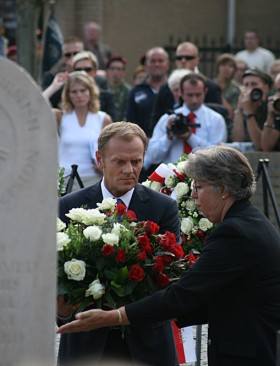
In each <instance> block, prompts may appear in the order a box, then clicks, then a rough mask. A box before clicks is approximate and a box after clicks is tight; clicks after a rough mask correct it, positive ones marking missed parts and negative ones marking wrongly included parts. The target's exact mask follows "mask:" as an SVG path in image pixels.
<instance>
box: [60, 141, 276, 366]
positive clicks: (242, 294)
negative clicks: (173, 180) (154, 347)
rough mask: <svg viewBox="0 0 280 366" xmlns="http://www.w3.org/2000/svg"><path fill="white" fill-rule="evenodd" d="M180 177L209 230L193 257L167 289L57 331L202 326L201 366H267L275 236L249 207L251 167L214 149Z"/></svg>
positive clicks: (195, 156)
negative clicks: (168, 322)
mask: <svg viewBox="0 0 280 366" xmlns="http://www.w3.org/2000/svg"><path fill="white" fill-rule="evenodd" d="M186 173H187V175H188V177H191V178H192V179H193V180H194V181H193V191H192V198H193V199H194V200H195V203H196V206H197V207H198V209H199V210H200V211H201V212H202V213H203V215H204V216H205V217H207V218H208V219H209V220H210V221H211V222H213V223H215V224H217V226H216V228H215V230H213V231H212V232H211V234H210V235H209V237H208V239H207V241H206V243H205V246H204V248H203V250H202V252H201V255H200V257H199V259H198V260H197V261H196V262H195V263H194V264H193V265H192V267H191V268H190V270H188V271H185V272H184V274H183V275H182V276H181V277H180V279H179V280H178V281H177V282H175V283H174V284H173V285H172V286H169V287H167V288H166V289H164V290H161V291H158V292H156V293H154V294H153V295H152V296H150V297H147V298H145V299H141V300H139V301H137V302H134V303H131V304H128V305H126V306H125V307H122V308H120V309H117V310H112V311H109V312H104V311H102V310H91V311H87V312H84V313H80V314H78V315H77V320H76V321H74V322H72V323H69V324H67V325H65V326H64V327H62V329H60V330H59V333H62V334H64V333H67V332H73V331H75V332H77V331H88V330H92V329H97V328H100V327H104V326H105V325H106V326H109V325H111V326H112V325H114V324H120V323H121V324H123V325H125V324H126V325H127V324H133V325H136V324H139V323H140V324H143V323H144V322H145V321H147V322H151V321H160V320H163V319H173V318H176V319H177V323H179V325H181V326H186V325H191V324H199V323H209V330H208V365H209V366H264V365H265V366H275V364H276V363H275V362H276V336H277V331H278V330H279V329H280V266H279V263H280V236H279V232H278V231H277V229H276V228H275V227H274V226H273V225H272V224H271V223H270V222H269V220H268V219H267V218H266V217H265V216H264V215H263V214H262V213H261V212H259V211H258V210H257V208H255V207H254V206H253V205H252V204H251V203H250V201H249V199H250V197H251V195H252V193H253V191H254V189H255V180H254V174H253V171H252V168H251V166H250V165H249V163H248V160H247V159H246V157H245V156H244V155H243V154H242V153H241V152H239V151H237V150H235V149H233V148H230V147H227V146H222V145H216V146H214V147H211V148H208V149H198V150H196V151H195V152H194V153H192V154H190V155H189V158H188V161H187V165H186ZM118 313H120V315H121V317H120V318H118Z"/></svg>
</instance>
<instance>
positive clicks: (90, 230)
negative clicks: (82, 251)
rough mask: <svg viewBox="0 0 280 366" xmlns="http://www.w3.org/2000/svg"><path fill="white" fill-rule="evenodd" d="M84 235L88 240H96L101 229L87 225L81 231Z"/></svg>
mask: <svg viewBox="0 0 280 366" xmlns="http://www.w3.org/2000/svg"><path fill="white" fill-rule="evenodd" d="M83 233H84V236H85V237H86V238H87V239H89V240H90V241H97V240H99V239H100V237H101V234H102V230H101V229H100V228H99V227H98V226H95V225H94V226H88V227H87V228H85V229H84V231H83Z"/></svg>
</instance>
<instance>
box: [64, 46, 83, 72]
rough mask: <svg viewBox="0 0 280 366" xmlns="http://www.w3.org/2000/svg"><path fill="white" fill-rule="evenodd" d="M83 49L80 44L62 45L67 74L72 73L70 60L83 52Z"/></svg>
mask: <svg viewBox="0 0 280 366" xmlns="http://www.w3.org/2000/svg"><path fill="white" fill-rule="evenodd" d="M83 49H84V46H83V44H82V43H80V42H74V43H67V44H64V45H63V48H62V51H63V61H64V65H65V69H66V71H67V72H72V71H73V66H72V59H73V57H74V56H75V55H76V54H77V53H79V52H81V51H83Z"/></svg>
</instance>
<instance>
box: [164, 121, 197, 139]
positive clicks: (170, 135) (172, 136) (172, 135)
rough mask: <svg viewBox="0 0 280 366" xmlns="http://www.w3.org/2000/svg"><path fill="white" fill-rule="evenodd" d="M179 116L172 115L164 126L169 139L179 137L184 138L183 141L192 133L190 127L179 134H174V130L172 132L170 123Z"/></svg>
mask: <svg viewBox="0 0 280 366" xmlns="http://www.w3.org/2000/svg"><path fill="white" fill-rule="evenodd" d="M178 119H179V118H178V117H177V116H176V115H172V116H171V117H170V118H169V119H168V123H167V126H166V130H167V134H168V137H169V138H170V139H172V138H174V137H176V138H178V139H181V140H184V141H187V140H188V139H189V137H190V135H191V134H192V130H191V128H190V127H189V128H188V130H187V132H185V133H183V134H181V135H177V134H174V132H172V125H173V123H174V122H175V121H176V120H178Z"/></svg>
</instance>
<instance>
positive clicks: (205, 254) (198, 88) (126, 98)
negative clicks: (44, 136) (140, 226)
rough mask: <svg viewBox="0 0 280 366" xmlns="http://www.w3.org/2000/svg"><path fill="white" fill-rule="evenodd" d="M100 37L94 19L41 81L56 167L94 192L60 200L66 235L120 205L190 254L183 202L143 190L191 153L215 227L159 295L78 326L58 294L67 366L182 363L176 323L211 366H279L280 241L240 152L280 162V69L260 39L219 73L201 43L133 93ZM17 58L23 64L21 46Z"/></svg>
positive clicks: (160, 58)
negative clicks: (77, 211) (77, 223)
mask: <svg viewBox="0 0 280 366" xmlns="http://www.w3.org/2000/svg"><path fill="white" fill-rule="evenodd" d="M100 32H101V28H100V26H99V25H98V24H96V23H94V22H89V23H86V24H85V25H84V28H83V36H84V38H83V39H81V38H79V37H76V36H70V37H65V39H64V43H63V46H62V59H61V62H60V64H59V65H60V66H59V68H58V69H57V70H56V71H55V72H53V71H50V72H48V73H46V74H45V75H44V77H43V79H42V94H43V96H44V97H45V99H46V100H47V101H48V103H49V104H50V107H51V109H52V111H53V115H54V117H55V120H56V122H57V131H58V165H59V166H60V167H62V168H64V169H65V174H66V175H67V176H69V175H70V174H71V167H72V165H73V164H76V165H78V173H79V176H80V177H81V179H82V182H83V184H84V186H85V189H83V190H80V189H79V188H80V187H79V185H78V184H76V185H74V186H73V190H74V191H75V192H72V193H70V194H67V195H66V196H65V197H63V198H61V199H60V200H59V216H60V219H61V220H62V221H64V222H65V223H66V224H68V223H69V220H68V218H67V217H66V216H65V215H66V214H67V213H68V211H69V210H70V209H71V208H76V207H82V206H84V205H87V207H88V208H96V207H97V203H99V202H101V201H102V199H103V198H116V199H120V200H122V202H123V203H124V204H125V206H126V207H127V208H129V209H132V210H133V211H134V212H135V213H136V215H137V218H138V219H139V220H151V221H154V222H155V223H158V224H159V225H160V228H161V230H162V232H164V231H165V230H169V231H171V232H173V233H174V234H175V235H176V237H177V242H178V244H180V221H179V213H178V207H177V204H176V201H174V200H173V199H172V198H170V197H167V196H165V195H163V194H161V193H158V192H154V191H152V190H150V189H149V188H146V187H145V186H143V185H141V184H140V183H141V180H142V179H143V180H144V179H146V178H147V176H148V175H149V173H150V172H151V171H153V170H154V168H155V167H156V166H158V165H160V164H161V163H166V164H168V163H175V162H177V161H178V159H179V157H180V156H181V154H182V153H187V154H189V159H188V162H187V168H186V171H187V174H188V176H189V177H190V178H192V179H193V190H192V198H193V200H194V202H195V204H196V206H197V207H198V209H199V210H200V211H201V212H202V213H203V215H204V216H205V217H207V218H208V219H209V220H210V221H211V222H212V223H214V224H216V225H217V228H216V229H215V230H214V232H213V234H211V235H210V237H209V238H208V240H207V242H206V245H205V249H204V250H203V251H202V253H201V256H200V258H199V260H197V262H196V263H195V264H194V265H193V266H192V268H191V270H189V271H186V273H185V274H184V275H183V276H182V277H181V278H180V280H179V281H178V282H176V283H175V284H174V285H171V286H169V287H168V288H167V289H166V290H163V291H159V292H157V293H155V294H154V295H152V296H151V297H148V298H146V299H143V300H140V301H139V302H136V303H133V304H129V305H127V306H125V307H122V308H120V309H117V310H112V311H107V310H106V311H103V310H92V307H89V310H88V311H86V312H83V313H81V314H78V315H77V316H76V317H75V310H76V309H77V307H76V306H72V305H71V306H70V305H69V304H68V303H67V298H66V297H65V296H60V297H59V298H58V305H57V323H58V325H59V326H60V328H59V330H58V332H59V333H61V334H62V335H61V340H60V347H59V355H58V363H59V365H65V366H67V365H87V364H98V365H107V363H108V362H112V361H114V360H119V361H121V362H122V364H126V363H127V364H130V365H132V364H135V365H153V366H162V365H166V366H172V365H174V366H178V358H177V352H176V347H175V343H174V339H173V332H172V327H171V322H170V320H171V319H176V322H177V324H178V326H185V325H192V324H203V323H208V324H210V328H209V329H210V330H209V343H208V352H209V366H212V365H213V366H231V365H239V366H251V365H254V366H255V365H268V366H274V364H275V352H276V331H277V330H279V329H280V315H279V314H280V311H279V310H280V298H279V294H280V291H279V290H280V271H279V259H280V238H279V234H278V233H277V231H276V230H275V228H274V227H273V225H272V224H271V223H269V221H268V220H267V219H266V218H265V217H264V216H263V215H262V214H260V212H258V210H257V209H256V208H254V207H253V206H252V205H251V203H250V200H249V199H250V197H251V196H252V194H253V192H254V188H255V180H254V175H253V172H252V168H251V166H250V165H249V163H248V161H247V159H246V158H245V156H244V155H243V154H242V152H244V151H245V149H248V146H249V148H250V149H251V150H252V151H254V150H255V151H280V60H277V59H275V56H274V55H273V54H272V53H271V52H270V51H269V50H266V49H264V48H262V47H260V40H259V37H258V34H257V33H256V32H255V31H252V30H248V31H246V32H245V34H244V45H245V49H244V50H242V51H240V52H238V53H237V54H236V55H233V54H230V53H223V54H220V55H219V56H218V57H217V59H216V63H215V73H214V75H203V74H202V73H201V72H200V71H199V63H200V57H199V49H198V47H197V45H195V44H193V43H191V42H182V43H180V44H179V45H178V46H177V48H176V52H175V65H176V67H175V69H174V70H171V69H170V61H171V60H170V59H169V55H168V53H167V52H166V50H165V49H164V48H162V47H160V46H157V45H155V46H154V47H152V48H150V49H148V50H144V52H143V54H142V56H141V57H140V58H139V65H135V71H134V74H133V85H130V84H129V83H128V82H127V80H126V66H127V63H128V62H129V60H127V59H126V58H125V55H119V54H117V53H114V52H113V51H112V49H111V48H110V47H109V46H108V45H106V44H103V43H102V42H100ZM7 55H8V54H7ZM12 55H13V57H14V61H16V58H15V57H16V48H14V49H13V50H12V49H11V50H10V56H12ZM11 59H12V58H11ZM238 150H240V151H238ZM127 324H130V325H131V326H130V332H128V333H127V334H125V336H123V334H122V333H121V332H120V329H121V327H122V326H123V325H127ZM99 328H100V329H99ZM92 362H93V363H92Z"/></svg>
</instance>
